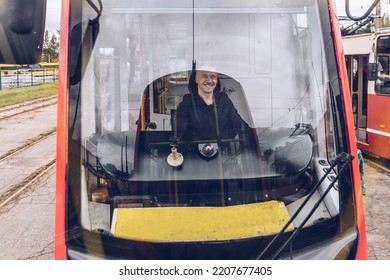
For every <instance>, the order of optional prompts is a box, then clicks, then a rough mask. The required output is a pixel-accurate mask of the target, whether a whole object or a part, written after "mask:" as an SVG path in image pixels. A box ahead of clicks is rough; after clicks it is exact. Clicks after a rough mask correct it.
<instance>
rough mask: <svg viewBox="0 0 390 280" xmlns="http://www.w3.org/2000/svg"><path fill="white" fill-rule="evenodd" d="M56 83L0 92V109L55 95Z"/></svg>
mask: <svg viewBox="0 0 390 280" xmlns="http://www.w3.org/2000/svg"><path fill="white" fill-rule="evenodd" d="M57 92H58V83H57V82H54V83H46V84H41V85H37V86H31V87H21V88H11V89H5V90H0V107H4V106H9V105H14V104H18V103H21V102H24V101H29V100H33V99H37V98H42V97H50V96H55V95H57Z"/></svg>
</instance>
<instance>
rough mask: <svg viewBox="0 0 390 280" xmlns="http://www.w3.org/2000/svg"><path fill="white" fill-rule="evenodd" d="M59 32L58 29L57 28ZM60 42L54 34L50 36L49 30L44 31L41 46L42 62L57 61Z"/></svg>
mask: <svg viewBox="0 0 390 280" xmlns="http://www.w3.org/2000/svg"><path fill="white" fill-rule="evenodd" d="M57 33H59V30H57ZM59 47H60V42H59V39H58V38H57V36H56V35H54V34H52V35H51V36H50V34H49V31H47V30H46V31H45V36H44V38H43V47H42V62H49V63H50V62H58V55H59Z"/></svg>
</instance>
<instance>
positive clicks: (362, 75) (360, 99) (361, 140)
mask: <svg viewBox="0 0 390 280" xmlns="http://www.w3.org/2000/svg"><path fill="white" fill-rule="evenodd" d="M343 45H344V52H345V59H346V65H347V72H348V80H349V85H350V92H351V98H352V108H353V116H354V124H355V132H356V139H357V145H358V148H359V149H361V150H362V151H364V152H366V153H369V154H371V155H375V156H379V157H381V158H385V159H390V145H389V144H390V112H389V110H388V108H389V107H390V75H389V73H390V71H389V70H390V68H389V67H390V63H389V62H390V29H388V28H387V29H379V30H376V31H375V32H374V33H368V34H357V35H350V36H344V37H343Z"/></svg>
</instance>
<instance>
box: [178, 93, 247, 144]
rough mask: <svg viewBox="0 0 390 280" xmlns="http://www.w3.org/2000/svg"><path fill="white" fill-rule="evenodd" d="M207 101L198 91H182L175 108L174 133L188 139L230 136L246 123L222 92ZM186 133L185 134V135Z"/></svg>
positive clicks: (217, 138)
mask: <svg viewBox="0 0 390 280" xmlns="http://www.w3.org/2000/svg"><path fill="white" fill-rule="evenodd" d="M214 98H215V102H214V104H212V105H207V104H206V103H205V102H204V101H203V99H202V98H201V97H200V96H199V95H198V94H196V93H195V94H186V95H184V96H183V100H182V102H181V103H180V104H179V106H178V108H177V117H176V120H177V133H178V135H186V134H187V137H191V138H192V139H191V140H220V139H232V138H234V137H235V136H236V135H237V133H238V132H239V131H240V130H242V129H243V127H244V126H247V124H246V123H245V122H244V121H243V119H242V118H241V116H240V115H239V114H238V112H237V110H236V108H235V107H234V105H233V103H232V101H231V100H230V99H229V97H228V96H227V95H226V93H224V92H218V93H214ZM187 137H186V138H187Z"/></svg>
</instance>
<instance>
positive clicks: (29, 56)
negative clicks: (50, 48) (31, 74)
mask: <svg viewBox="0 0 390 280" xmlns="http://www.w3.org/2000/svg"><path fill="white" fill-rule="evenodd" d="M46 1H47V0H28V1H26V0H0V63H7V64H36V63H39V62H40V60H41V55H42V44H43V35H44V31H45V30H44V29H45V18H46Z"/></svg>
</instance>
